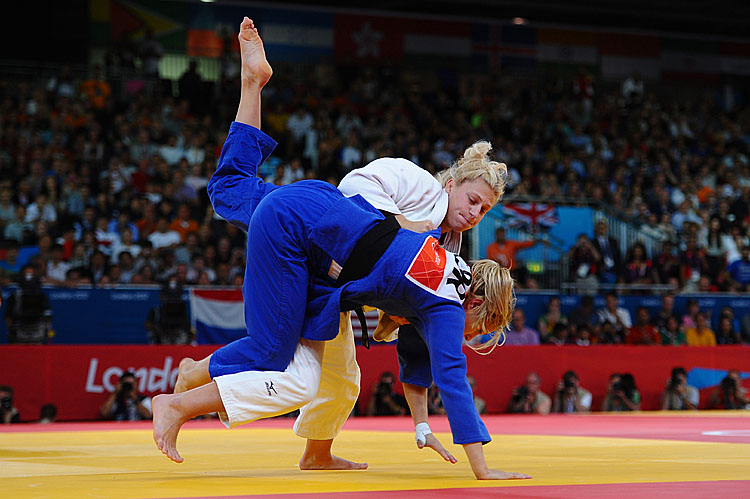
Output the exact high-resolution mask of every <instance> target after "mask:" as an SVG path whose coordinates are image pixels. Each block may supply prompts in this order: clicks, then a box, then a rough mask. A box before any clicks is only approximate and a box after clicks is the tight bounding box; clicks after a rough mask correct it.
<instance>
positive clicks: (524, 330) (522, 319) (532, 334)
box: [505, 308, 539, 345]
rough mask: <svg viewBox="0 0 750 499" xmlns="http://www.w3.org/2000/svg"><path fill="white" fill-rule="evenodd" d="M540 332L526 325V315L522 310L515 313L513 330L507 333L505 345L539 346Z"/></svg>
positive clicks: (517, 309) (518, 309)
mask: <svg viewBox="0 0 750 499" xmlns="http://www.w3.org/2000/svg"><path fill="white" fill-rule="evenodd" d="M538 344H539V332H537V331H536V330H535V329H533V328H530V327H528V326H527V325H526V314H525V313H524V312H523V310H522V309H521V308H516V309H515V310H514V311H513V322H512V323H511V328H510V330H509V331H507V332H506V333H505V345H538Z"/></svg>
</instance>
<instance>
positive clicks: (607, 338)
mask: <svg viewBox="0 0 750 499" xmlns="http://www.w3.org/2000/svg"><path fill="white" fill-rule="evenodd" d="M619 302H620V299H619V298H618V296H617V295H616V294H615V293H614V292H610V293H608V294H607V295H606V297H605V306H604V307H602V308H600V309H596V308H594V300H593V298H592V297H591V296H583V297H582V298H581V304H580V307H578V308H576V309H575V310H573V311H571V313H570V314H569V315H565V314H563V313H562V312H561V303H560V298H559V297H557V296H552V297H550V298H549V300H548V301H547V308H546V310H545V312H544V313H543V314H542V315H541V316H540V317H539V322H538V324H537V327H536V328H534V327H533V326H530V325H527V324H526V314H525V313H524V311H523V309H522V308H521V307H516V309H515V310H514V312H513V321H512V322H511V326H510V329H509V330H508V331H507V333H506V339H505V343H504V344H505V345H540V344H547V345H577V346H590V345H618V344H622V345H668V346H680V345H687V346H716V345H747V344H750V324H749V323H748V322H750V317H745V318H743V321H744V322H745V323H744V324H743V323H742V322H743V321H740V320H739V319H738V318H737V317H735V314H734V310H733V309H732V308H731V307H729V306H726V307H723V308H721V309H720V310H718V314H717V315H715V314H714V313H713V310H712V309H703V310H701V309H700V307H699V304H698V300H696V299H694V298H690V299H688V301H687V311H686V313H685V314H680V313H678V312H677V311H676V310H675V308H674V295H673V294H672V293H667V294H665V295H663V296H662V297H661V307H660V308H659V310H658V311H657V312H656V313H654V314H652V313H651V312H650V311H649V309H648V308H647V307H643V306H640V307H638V308H637V310H636V312H635V317H632V316H631V313H630V312H629V311H628V310H627V309H626V308H623V307H621V306H619ZM712 316H713V317H712ZM712 324H713V326H712ZM712 327H713V328H712ZM714 329H715V330H714Z"/></svg>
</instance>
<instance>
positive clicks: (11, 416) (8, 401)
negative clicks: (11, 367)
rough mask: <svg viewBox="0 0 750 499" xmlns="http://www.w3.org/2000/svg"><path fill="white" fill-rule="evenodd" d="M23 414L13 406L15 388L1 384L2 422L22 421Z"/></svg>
mask: <svg viewBox="0 0 750 499" xmlns="http://www.w3.org/2000/svg"><path fill="white" fill-rule="evenodd" d="M20 422H21V415H20V414H18V409H16V408H15V407H14V406H13V388H11V387H9V386H7V385H2V386H0V424H9V423H20Z"/></svg>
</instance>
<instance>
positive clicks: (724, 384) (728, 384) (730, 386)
mask: <svg viewBox="0 0 750 499" xmlns="http://www.w3.org/2000/svg"><path fill="white" fill-rule="evenodd" d="M721 389H722V390H723V391H725V392H734V391H736V390H737V381H736V380H735V379H734V378H730V377H729V376H727V377H726V378H724V379H723V380H721Z"/></svg>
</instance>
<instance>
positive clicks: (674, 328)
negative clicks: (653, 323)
mask: <svg viewBox="0 0 750 499" xmlns="http://www.w3.org/2000/svg"><path fill="white" fill-rule="evenodd" d="M659 337H660V338H661V344H662V345H671V346H679V345H687V339H686V338H685V331H684V330H683V329H682V327H680V322H679V320H678V319H677V317H676V316H674V315H672V316H670V317H667V321H666V322H665V323H664V325H663V326H661V327H659Z"/></svg>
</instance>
